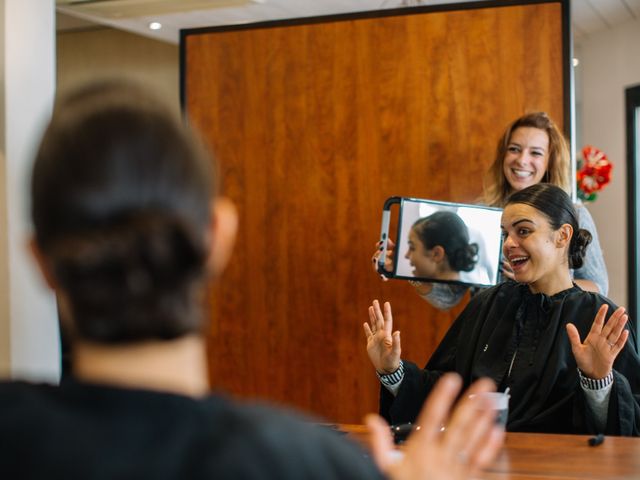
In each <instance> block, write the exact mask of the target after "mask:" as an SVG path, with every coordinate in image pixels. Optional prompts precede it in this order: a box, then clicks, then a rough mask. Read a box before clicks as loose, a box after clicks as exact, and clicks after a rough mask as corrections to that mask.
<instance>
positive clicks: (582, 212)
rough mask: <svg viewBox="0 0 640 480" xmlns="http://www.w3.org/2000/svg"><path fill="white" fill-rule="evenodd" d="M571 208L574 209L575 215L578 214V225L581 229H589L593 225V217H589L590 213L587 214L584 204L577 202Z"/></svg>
mask: <svg viewBox="0 0 640 480" xmlns="http://www.w3.org/2000/svg"><path fill="white" fill-rule="evenodd" d="M573 206H574V208H575V209H576V213H577V214H578V224H579V225H580V227H581V228H585V227H591V226H593V225H594V224H595V222H594V221H593V217H592V216H591V212H589V210H588V209H587V207H586V206H585V205H584V203H582V202H577V203H574V204H573ZM587 230H588V229H587Z"/></svg>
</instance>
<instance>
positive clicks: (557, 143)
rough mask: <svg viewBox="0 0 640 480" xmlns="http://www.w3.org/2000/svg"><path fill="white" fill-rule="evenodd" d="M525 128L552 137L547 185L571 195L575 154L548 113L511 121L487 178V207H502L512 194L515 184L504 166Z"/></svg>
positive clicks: (524, 116)
mask: <svg viewBox="0 0 640 480" xmlns="http://www.w3.org/2000/svg"><path fill="white" fill-rule="evenodd" d="M523 127H524V128H537V129H538V130H542V131H544V132H545V133H546V134H547V137H548V138H549V164H548V166H547V171H546V173H545V176H544V179H543V182H545V183H550V184H552V185H555V186H558V187H560V188H562V189H564V190H565V191H567V192H568V191H569V189H570V188H571V186H570V179H569V165H570V162H571V155H570V153H569V146H568V144H567V141H566V140H565V138H564V135H563V134H562V132H561V131H560V129H559V128H558V127H557V125H556V124H555V123H554V122H553V120H551V118H550V117H549V115H547V114H546V113H545V112H532V113H527V114H525V115H522V116H521V117H519V118H517V119H515V120H514V121H513V122H511V123H510V124H509V126H507V128H506V130H505V131H504V133H503V134H502V136H501V137H500V139H499V140H498V145H497V147H496V156H495V158H494V160H493V163H492V164H491V167H489V170H488V172H487V174H486V175H485V179H484V190H485V192H484V197H485V198H484V201H485V203H486V204H487V205H491V206H495V207H502V206H504V205H505V202H506V200H507V198H508V197H509V195H510V194H511V193H512V189H511V185H509V182H507V180H506V178H505V176H504V173H503V163H504V158H505V156H506V155H507V149H508V147H509V142H510V141H511V136H512V134H513V132H515V131H516V130H517V129H518V128H523Z"/></svg>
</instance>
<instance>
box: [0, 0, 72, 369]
mask: <svg viewBox="0 0 640 480" xmlns="http://www.w3.org/2000/svg"><path fill="white" fill-rule="evenodd" d="M54 7H55V5H54V2H53V0H2V1H0V11H1V12H2V13H1V15H0V17H1V18H0V31H1V32H2V35H1V36H0V52H1V53H0V60H1V62H0V63H1V64H0V81H1V82H2V83H1V87H0V97H1V100H0V122H1V125H0V131H1V144H0V151H1V153H2V163H1V164H0V170H2V174H1V175H0V181H1V182H2V185H1V186H0V193H1V194H2V196H3V198H2V208H3V212H2V214H1V215H0V222H1V224H0V236H1V237H2V240H1V241H0V257H1V258H0V267H1V268H0V292H3V293H2V297H0V298H1V299H2V302H1V303H0V335H1V336H2V341H1V342H0V369H1V372H0V373H1V374H2V375H3V376H6V375H10V376H12V377H21V378H28V379H37V380H51V381H56V380H57V378H58V375H59V372H60V352H59V350H60V349H59V337H58V319H57V312H56V305H55V301H54V298H53V295H52V294H51V292H50V291H49V290H48V289H47V288H46V287H45V286H44V283H43V282H42V280H41V279H40V275H39V273H38V271H37V269H36V267H35V264H34V262H33V261H32V259H31V257H30V256H29V253H28V249H27V242H28V238H29V235H30V231H31V227H30V220H29V218H30V215H29V202H28V198H29V177H30V172H31V165H32V160H33V154H34V151H35V147H36V145H37V143H38V141H39V139H40V136H41V131H42V128H43V125H44V123H45V121H46V120H47V118H48V116H49V115H50V112H51V107H52V104H53V98H54V90H55V17H54Z"/></svg>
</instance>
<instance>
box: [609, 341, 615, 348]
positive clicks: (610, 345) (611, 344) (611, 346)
mask: <svg viewBox="0 0 640 480" xmlns="http://www.w3.org/2000/svg"><path fill="white" fill-rule="evenodd" d="M607 343H608V344H609V347H610V348H613V346H614V345H615V343H611V342H610V341H609V340H607Z"/></svg>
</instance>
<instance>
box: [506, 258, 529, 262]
mask: <svg viewBox="0 0 640 480" xmlns="http://www.w3.org/2000/svg"><path fill="white" fill-rule="evenodd" d="M528 259H529V257H513V258H510V259H509V263H522V262H526V261H527V260H528Z"/></svg>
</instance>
